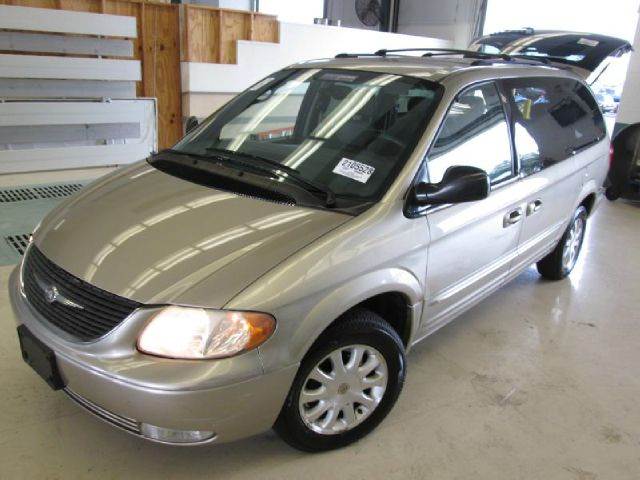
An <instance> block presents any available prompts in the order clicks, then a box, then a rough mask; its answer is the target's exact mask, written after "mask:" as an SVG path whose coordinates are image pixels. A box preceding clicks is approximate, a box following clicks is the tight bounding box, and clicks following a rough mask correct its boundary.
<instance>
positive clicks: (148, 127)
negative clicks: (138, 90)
mask: <svg viewBox="0 0 640 480" xmlns="http://www.w3.org/2000/svg"><path fill="white" fill-rule="evenodd" d="M156 115H157V114H156V103H155V100H154V99H132V100H113V101H111V102H64V101H55V102H53V101H52V102H7V103H0V128H2V127H4V126H23V127H24V128H25V129H29V128H33V126H38V125H70V126H73V127H72V128H76V126H77V125H93V124H98V125H104V124H119V123H121V124H131V123H137V124H139V135H138V138H125V139H113V140H109V141H107V142H106V144H99V143H100V142H97V143H98V144H95V145H93V144H89V145H70V144H68V143H65V142H61V143H59V144H55V143H54V142H50V141H49V142H47V143H41V144H37V143H34V144H32V145H24V144H21V145H12V144H3V145H0V174H3V173H14V172H27V171H35V170H59V169H65V168H78V167H95V166H102V165H122V164H126V163H131V162H135V161H137V160H140V159H143V158H145V157H147V156H148V155H149V154H150V153H151V152H152V151H154V150H155V149H156V148H157V131H156ZM36 128H40V127H36ZM127 135H128V134H127Z"/></svg>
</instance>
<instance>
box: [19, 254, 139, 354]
mask: <svg viewBox="0 0 640 480" xmlns="http://www.w3.org/2000/svg"><path fill="white" fill-rule="evenodd" d="M23 282H24V290H25V295H26V297H27V300H28V301H29V303H30V304H31V305H33V307H34V308H35V309H36V310H37V311H38V313H40V314H41V315H42V316H43V317H44V318H45V319H46V320H47V321H49V322H50V323H52V324H53V325H55V326H56V327H58V328H60V329H61V330H64V331H65V332H67V333H68V334H70V335H72V336H73V337H74V338H76V339H78V340H81V341H84V342H86V341H90V340H95V339H96V338H99V337H101V336H103V335H105V334H106V333H108V332H110V331H111V330H112V329H114V328H115V327H116V326H117V325H118V324H120V322H122V321H123V320H124V319H125V318H126V317H127V316H129V315H130V314H131V313H132V312H133V311H134V310H135V309H136V308H138V307H140V306H141V304H140V303H138V302H134V301H133V300H129V299H126V298H123V297H120V296H118V295H114V294H113V293H109V292H106V291H105V290H102V289H100V288H98V287H95V286H93V285H91V284H90V283H87V282H85V281H83V280H80V279H79V278H76V277H74V276H73V275H71V274H70V273H68V272H66V271H65V270H63V269H62V268H60V267H58V266H57V265H55V264H54V263H52V262H51V261H50V260H49V259H47V258H46V257H45V256H44V255H43V254H42V252H40V250H38V248H37V247H36V246H35V245H32V246H31V248H29V250H28V252H27V256H26V257H25V260H24V267H23Z"/></svg>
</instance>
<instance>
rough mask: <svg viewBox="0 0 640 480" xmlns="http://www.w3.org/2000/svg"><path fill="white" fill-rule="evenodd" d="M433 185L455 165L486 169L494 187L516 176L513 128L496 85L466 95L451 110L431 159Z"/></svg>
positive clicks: (476, 89)
mask: <svg viewBox="0 0 640 480" xmlns="http://www.w3.org/2000/svg"><path fill="white" fill-rule="evenodd" d="M427 165H428V169H429V181H430V182H431V183H438V182H439V181H440V180H442V177H443V175H444V172H445V171H446V170H447V168H449V167H453V166H455V165H469V166H473V167H478V168H481V169H483V170H484V171H485V172H487V174H488V175H489V178H490V179H491V184H492V185H493V184H496V183H499V182H501V181H502V180H505V179H507V178H509V177H511V176H512V175H513V160H512V156H511V144H510V139H509V126H508V124H507V120H506V117H505V114H504V109H503V107H502V102H501V100H500V97H499V95H498V91H497V89H496V86H495V84H494V83H493V82H490V83H485V84H482V85H478V86H474V87H471V88H469V89H467V90H464V91H462V92H461V93H460V94H458V96H457V97H456V99H455V101H454V102H453V103H452V105H451V107H450V108H449V112H448V113H447V116H446V117H445V119H444V122H443V123H442V127H441V128H440V132H439V134H438V137H437V139H436V141H435V142H434V144H433V146H432V147H431V150H430V152H429V156H428V162H427Z"/></svg>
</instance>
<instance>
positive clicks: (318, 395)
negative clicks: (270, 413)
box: [299, 345, 388, 435]
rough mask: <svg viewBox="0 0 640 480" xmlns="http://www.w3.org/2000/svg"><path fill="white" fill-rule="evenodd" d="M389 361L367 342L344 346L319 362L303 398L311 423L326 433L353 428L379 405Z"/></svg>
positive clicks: (302, 405)
mask: <svg viewBox="0 0 640 480" xmlns="http://www.w3.org/2000/svg"><path fill="white" fill-rule="evenodd" d="M387 379H388V372H387V362H386V361H385V359H384V357H383V356H382V354H381V353H380V352H379V351H378V350H376V349H375V348H373V347H370V346H367V345H350V346H347V347H340V348H338V349H337V350H334V351H333V352H331V353H330V354H329V355H327V356H326V357H324V358H323V359H322V360H321V361H320V362H318V363H317V364H316V366H315V367H313V369H311V372H310V373H309V375H308V376H307V378H306V380H305V381H304V384H303V385H302V391H301V392H300V398H299V409H300V416H301V417H302V420H303V422H304V423H305V425H306V426H307V427H309V428H310V429H311V430H313V431H314V432H317V433H320V434H323V435H333V434H336V433H341V432H345V431H347V430H351V429H352V428H354V427H355V426H357V425H359V424H360V423H362V422H363V421H364V420H365V419H366V418H367V417H369V416H370V415H371V413H373V411H374V410H375V409H376V408H377V407H378V405H379V404H380V401H381V400H382V397H383V396H384V392H385V390H386V388H387Z"/></svg>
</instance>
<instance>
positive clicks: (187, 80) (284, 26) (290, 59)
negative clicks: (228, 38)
mask: <svg viewBox="0 0 640 480" xmlns="http://www.w3.org/2000/svg"><path fill="white" fill-rule="evenodd" d="M449 46H451V44H450V42H448V41H446V40H440V39H437V38H427V37H415V36H411V35H398V34H393V33H386V32H375V31H370V30H357V29H351V28H341V27H332V26H325V25H301V24H294V23H281V24H280V43H261V42H252V41H246V40H241V41H239V42H238V57H237V58H238V63H237V64H235V65H233V64H231V65H229V64H213V63H189V62H183V63H182V65H181V68H182V89H183V91H184V92H198V93H205V92H218V93H226V92H228V93H234V92H240V91H242V90H244V89H245V88H247V87H249V86H250V85H251V84H253V83H255V82H256V81H257V80H259V79H260V78H262V77H264V76H266V75H268V74H269V73H271V72H273V71H275V70H278V69H280V68H283V67H285V66H287V65H290V64H292V63H297V62H300V61H304V60H310V59H314V58H327V57H333V56H335V55H336V54H338V53H341V52H374V51H376V50H378V49H381V48H408V47H449Z"/></svg>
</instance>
